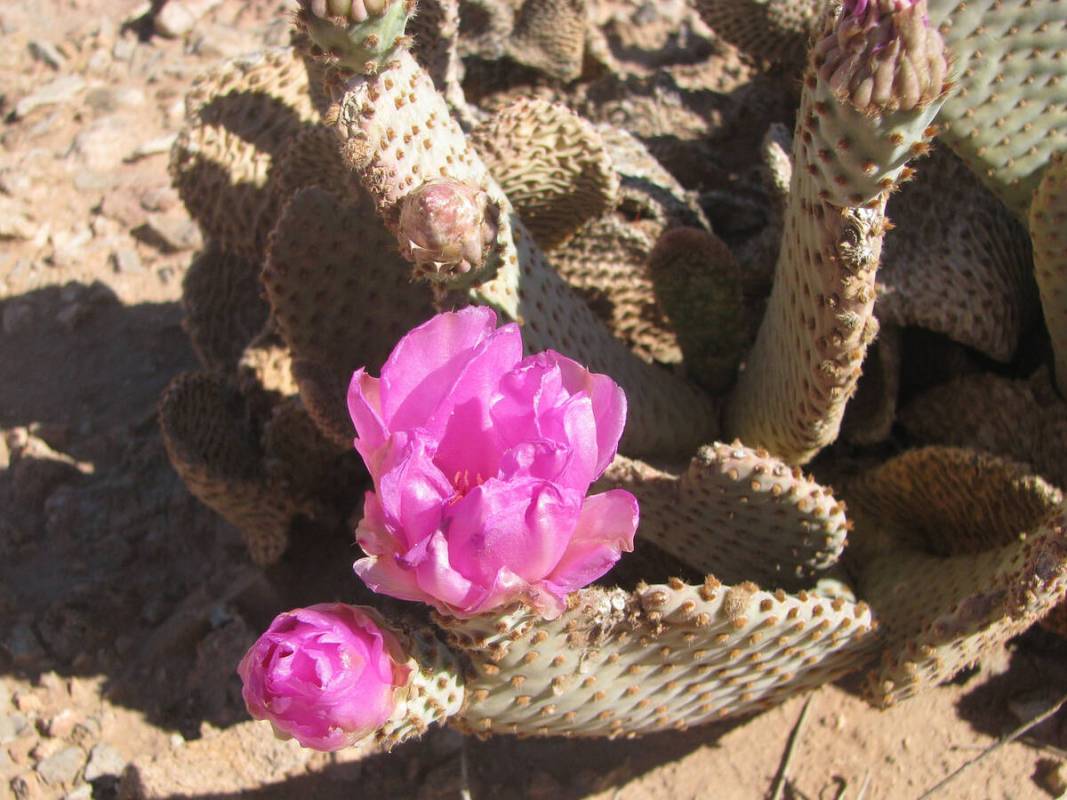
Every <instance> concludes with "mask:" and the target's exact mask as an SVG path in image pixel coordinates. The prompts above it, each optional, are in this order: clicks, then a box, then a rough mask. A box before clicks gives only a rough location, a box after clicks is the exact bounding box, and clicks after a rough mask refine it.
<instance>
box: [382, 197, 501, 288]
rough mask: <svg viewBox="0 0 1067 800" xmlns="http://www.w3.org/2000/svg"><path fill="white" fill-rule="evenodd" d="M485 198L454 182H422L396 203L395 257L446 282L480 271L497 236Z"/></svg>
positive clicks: (488, 204)
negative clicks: (398, 212) (396, 249)
mask: <svg viewBox="0 0 1067 800" xmlns="http://www.w3.org/2000/svg"><path fill="white" fill-rule="evenodd" d="M490 206H491V204H490V202H489V196H488V195H487V194H486V193H485V191H483V190H482V189H479V188H478V187H476V186H471V185H470V184H467V183H462V182H460V181H456V180H450V179H442V180H434V181H427V182H426V183H424V184H423V185H422V186H420V187H419V188H418V189H416V190H415V191H413V192H411V193H410V194H408V195H406V196H405V197H404V198H403V199H402V200H401V201H400V220H399V230H398V232H397V238H398V240H399V243H400V253H401V255H403V256H404V257H405V258H406V259H408V260H409V261H412V262H414V264H415V265H416V267H418V268H419V270H420V272H422V273H424V274H425V275H426V276H428V277H430V278H431V279H433V278H440V279H444V280H447V279H449V278H453V277H455V276H457V275H460V274H464V273H468V272H471V271H477V270H480V269H481V268H482V267H483V266H485V264H486V261H487V259H488V256H489V253H490V251H491V250H492V246H493V242H494V241H495V240H496V235H497V222H496V215H495V214H494V213H493V210H492V208H491V207H490Z"/></svg>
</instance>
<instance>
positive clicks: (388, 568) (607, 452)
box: [348, 307, 638, 618]
mask: <svg viewBox="0 0 1067 800" xmlns="http://www.w3.org/2000/svg"><path fill="white" fill-rule="evenodd" d="M348 408H349V412H350V413H351V415H352V421H353V423H354V424H355V427H356V434H357V435H356V449H357V450H358V451H359V453H360V455H362V456H363V460H364V461H365V462H366V464H367V468H368V469H369V470H370V473H371V477H372V478H373V479H374V491H373V492H368V493H367V496H366V502H365V504H364V509H363V520H362V521H361V522H360V524H359V526H358V528H357V530H356V539H357V541H358V542H359V544H360V546H361V547H362V548H363V550H364V551H365V552H366V553H367V554H368V556H369V557H368V558H364V559H361V560H359V561H357V562H356V565H355V569H356V573H357V574H358V575H359V576H360V577H361V578H362V579H363V580H364V581H365V582H366V583H367V585H368V586H370V587H371V588H372V589H374V590H375V591H378V592H382V593H384V594H388V595H392V596H393V597H398V598H401V599H404V600H419V601H423V602H426V603H430V604H432V605H433V606H434V607H436V608H437V609H438V610H440V611H442V612H444V613H448V614H454V615H457V616H470V615H473V614H479V613H482V612H485V611H489V610H491V609H493V608H497V607H499V606H502V605H505V604H507V603H510V602H512V601H515V600H524V601H526V602H528V603H530V604H531V605H533V606H534V607H535V608H537V609H538V610H539V611H540V612H541V613H542V614H543V615H544V616H546V617H549V618H551V617H555V616H558V614H559V613H560V612H561V611H562V610H563V607H564V598H565V597H566V595H567V594H568V593H570V592H572V591H574V590H575V589H578V588H581V587H582V586H585V585H587V584H588V583H590V582H591V581H593V580H595V579H596V578H599V577H600V576H601V575H603V574H604V573H605V572H607V571H608V570H609V569H611V567H612V565H614V564H615V562H616V561H618V559H619V557H620V555H621V553H622V551H630V550H632V549H633V537H634V533H635V531H636V529H637V518H638V511H637V501H636V499H635V498H634V497H633V495H631V494H630V493H629V492H625V491H622V490H613V491H609V492H604V493H603V494H597V495H593V496H591V497H586V492H587V491H588V490H589V486H590V484H591V483H592V482H593V481H594V480H595V479H596V478H597V477H599V476H600V474H601V473H602V472H603V471H604V469H605V468H606V467H607V466H608V464H610V463H611V460H612V459H613V458H614V456H615V450H616V447H617V445H618V442H619V437H620V436H621V435H622V429H623V425H624V424H625V421H626V397H625V395H624V394H623V392H622V390H621V389H620V388H619V387H618V386H617V385H616V384H615V382H614V381H612V380H611V379H610V378H609V377H607V376H606V375H597V374H594V373H591V372H589V371H588V370H587V369H585V368H584V367H582V366H581V365H579V364H578V363H577V362H575V361H572V360H571V359H569V358H566V357H565V356H562V355H560V354H559V353H556V352H553V351H551V350H549V351H546V352H544V353H539V354H537V355H533V356H529V357H527V358H523V356H522V341H521V337H520V335H519V328H518V326H517V325H515V324H509V325H504V326H503V327H501V328H497V327H496V314H495V313H494V312H493V311H492V310H490V309H487V308H482V307H470V308H465V309H463V310H461V311H457V312H452V313H443V314H438V315H437V316H436V317H434V318H433V319H431V320H430V321H429V322H426V323H425V324H423V325H421V326H419V327H417V328H415V329H414V330H412V331H411V332H410V333H408V334H407V335H406V336H405V337H404V338H403V339H401V340H400V342H399V343H398V344H397V346H396V348H395V349H394V350H393V352H392V354H390V356H389V359H388V360H387V361H386V363H385V365H384V366H383V367H382V374H381V378H380V379H379V378H373V377H371V376H370V375H367V374H366V372H365V371H364V370H362V369H360V370H358V371H357V372H356V373H355V375H353V376H352V383H351V385H350V387H349V391H348Z"/></svg>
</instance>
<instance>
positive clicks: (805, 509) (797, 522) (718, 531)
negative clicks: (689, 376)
mask: <svg viewBox="0 0 1067 800" xmlns="http://www.w3.org/2000/svg"><path fill="white" fill-rule="evenodd" d="M599 486H600V487H604V488H607V487H611V488H623V489H626V490H628V491H630V492H632V493H633V494H634V496H636V497H637V499H638V502H639V503H640V504H641V515H642V516H641V528H640V531H639V534H640V537H641V539H642V540H647V541H651V542H653V543H654V544H656V545H657V546H658V547H660V548H662V549H663V550H665V551H667V552H668V553H670V554H671V555H673V556H674V557H675V558H677V559H678V560H679V561H682V562H683V563H685V564H687V565H689V566H691V567H693V568H694V569H697V570H700V571H704V572H709V571H714V572H715V574H716V575H721V576H722V578H723V580H726V581H729V582H737V581H744V580H756V581H758V582H759V583H761V584H762V585H764V586H771V587H775V588H777V587H781V588H784V589H789V590H793V589H798V588H803V587H808V586H811V585H812V584H813V583H814V581H815V579H816V578H817V577H818V576H819V575H821V574H823V573H825V571H826V570H828V569H829V568H831V567H832V566H833V565H834V564H835V563H836V562H837V560H838V558H839V557H840V555H841V552H842V549H843V548H844V546H845V539H846V536H847V531H848V526H849V524H848V521H847V520H846V518H845V507H844V504H843V503H841V502H839V501H838V500H836V499H835V498H834V496H833V494H832V492H831V490H830V489H828V488H825V487H823V486H820V485H819V484H818V483H816V482H815V481H814V480H813V479H812V478H811V477H805V476H804V474H803V473H802V472H801V471H800V468H799V467H795V466H790V465H788V464H785V463H784V462H782V461H781V460H780V459H777V458H774V457H772V456H771V455H769V454H768V453H767V452H766V451H762V450H753V449H751V448H748V447H745V446H743V445H742V444H741V443H740V442H734V443H733V444H723V443H721V442H720V443H716V444H714V445H708V446H706V447H702V448H701V449H700V451H699V452H698V453H697V455H696V457H695V458H694V459H693V460H692V461H691V462H690V464H689V466H688V468H687V469H685V470H684V471H681V470H680V471H679V472H677V473H675V472H670V471H666V470H661V469H657V468H655V467H652V466H650V465H648V464H644V463H642V462H640V461H632V460H629V459H624V458H622V457H619V458H616V460H615V462H614V463H613V464H612V465H611V466H610V467H609V468H608V470H607V472H606V473H605V474H604V477H603V478H602V479H601V481H600V484H599Z"/></svg>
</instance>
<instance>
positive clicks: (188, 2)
mask: <svg viewBox="0 0 1067 800" xmlns="http://www.w3.org/2000/svg"><path fill="white" fill-rule="evenodd" d="M220 2H221V0H169V1H168V2H167V3H166V5H164V6H163V8H161V9H159V11H158V12H156V17H155V20H154V25H155V29H156V33H158V34H159V35H160V36H166V37H167V38H170V39H177V38H178V37H179V36H184V35H185V34H187V33H188V32H189V31H191V30H192V29H193V26H195V25H196V23H197V21H198V20H199V19H200V18H201V17H202V16H204V14H206V13H207V12H208V11H210V10H211V9H212V8H214V7H215V6H217V5H218V4H219V3H220Z"/></svg>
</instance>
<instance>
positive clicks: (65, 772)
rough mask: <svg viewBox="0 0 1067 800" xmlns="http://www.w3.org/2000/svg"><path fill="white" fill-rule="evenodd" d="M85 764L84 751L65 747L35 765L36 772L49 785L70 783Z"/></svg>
mask: <svg viewBox="0 0 1067 800" xmlns="http://www.w3.org/2000/svg"><path fill="white" fill-rule="evenodd" d="M83 764H85V753H83V752H82V751H81V749H80V748H77V747H65V748H63V749H62V750H60V751H59V752H58V753H54V754H53V755H50V756H49V757H48V758H46V759H45V760H44V761H42V762H41V763H40V764H38V765H37V774H38V775H40V776H41V778H42V779H43V780H44V782H45V783H47V784H48V785H49V786H58V785H59V784H63V783H71V782H73V781H74V779H75V778H76V777H78V772H79V771H80V770H81V768H82V765H83Z"/></svg>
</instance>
